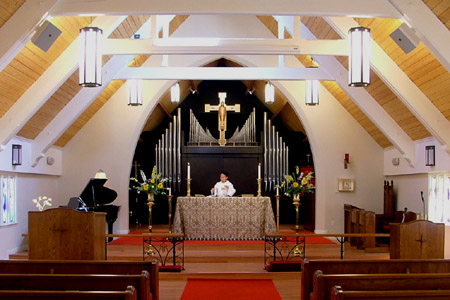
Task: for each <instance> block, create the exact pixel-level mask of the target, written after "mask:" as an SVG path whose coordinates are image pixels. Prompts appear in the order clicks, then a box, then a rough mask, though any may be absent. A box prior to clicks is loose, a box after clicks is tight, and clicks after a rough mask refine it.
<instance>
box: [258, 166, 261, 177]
mask: <svg viewBox="0 0 450 300" xmlns="http://www.w3.org/2000/svg"><path fill="white" fill-rule="evenodd" d="M258 179H261V163H259V164H258Z"/></svg>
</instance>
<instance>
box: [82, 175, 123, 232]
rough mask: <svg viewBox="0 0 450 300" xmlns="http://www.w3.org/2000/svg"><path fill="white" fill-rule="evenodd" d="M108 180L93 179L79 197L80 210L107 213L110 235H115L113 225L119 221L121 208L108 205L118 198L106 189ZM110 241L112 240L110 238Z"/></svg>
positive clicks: (110, 190) (112, 191) (113, 192)
mask: <svg viewBox="0 0 450 300" xmlns="http://www.w3.org/2000/svg"><path fill="white" fill-rule="evenodd" d="M106 181H107V179H106V178H91V179H90V180H89V182H88V184H87V185H86V187H85V188H84V190H83V192H82V193H81V194H80V196H79V197H78V202H79V206H78V208H77V209H78V210H87V211H96V212H106V223H107V224H108V234H112V233H113V224H114V222H115V221H116V220H117V214H118V212H119V208H120V206H117V205H108V204H109V203H111V202H113V201H114V200H115V199H116V198H117V192H116V191H114V190H112V189H110V188H107V187H105V186H104V185H105V183H106ZM108 240H112V238H109V239H108Z"/></svg>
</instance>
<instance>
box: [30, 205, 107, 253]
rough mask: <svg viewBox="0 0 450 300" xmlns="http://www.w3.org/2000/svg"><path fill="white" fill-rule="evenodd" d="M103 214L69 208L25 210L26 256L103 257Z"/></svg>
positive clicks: (104, 214) (104, 227)
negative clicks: (26, 219) (27, 242)
mask: <svg viewBox="0 0 450 300" xmlns="http://www.w3.org/2000/svg"><path fill="white" fill-rule="evenodd" d="M105 216H106V213H103V212H82V211H77V210H74V209H69V208H55V209H48V210H45V211H41V212H34V211H33V212H31V211H30V212H28V236H29V246H28V249H29V250H28V252H29V258H30V259H48V260H105V259H106V254H105V230H106V222H105Z"/></svg>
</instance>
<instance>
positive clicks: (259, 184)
mask: <svg viewBox="0 0 450 300" xmlns="http://www.w3.org/2000/svg"><path fill="white" fill-rule="evenodd" d="M256 181H257V182H258V194H257V195H256V196H257V197H261V182H262V180H261V178H258V179H257V180H256Z"/></svg>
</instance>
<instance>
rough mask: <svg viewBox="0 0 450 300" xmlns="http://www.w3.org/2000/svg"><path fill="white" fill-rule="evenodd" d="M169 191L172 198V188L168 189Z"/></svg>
mask: <svg viewBox="0 0 450 300" xmlns="http://www.w3.org/2000/svg"><path fill="white" fill-rule="evenodd" d="M167 190H168V191H169V196H172V189H171V188H167Z"/></svg>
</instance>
